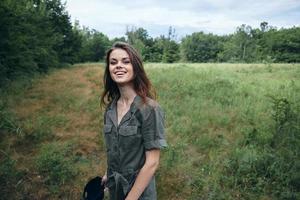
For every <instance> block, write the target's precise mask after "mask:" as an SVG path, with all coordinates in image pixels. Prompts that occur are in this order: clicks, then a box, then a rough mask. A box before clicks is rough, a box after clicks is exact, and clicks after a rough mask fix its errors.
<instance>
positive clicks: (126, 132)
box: [101, 42, 167, 200]
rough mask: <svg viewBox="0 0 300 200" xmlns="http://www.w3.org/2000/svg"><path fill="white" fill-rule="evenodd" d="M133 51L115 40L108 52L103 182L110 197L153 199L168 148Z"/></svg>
mask: <svg viewBox="0 0 300 200" xmlns="http://www.w3.org/2000/svg"><path fill="white" fill-rule="evenodd" d="M150 90H151V83H150V81H149V79H148V78H147V76H146V73H145V71H144V68H143V64H142V60H141V58H140V56H139V54H138V53H137V51H136V50H135V49H134V48H133V47H132V46H130V45H128V44H127V43H123V42H117V43H115V44H114V45H113V47H112V48H111V49H110V50H109V51H108V52H107V55H106V68H105V73H104V92H103V94H102V99H101V100H102V104H106V103H108V105H107V106H106V111H105V115H104V135H105V142H106V148H107V166H108V167H107V172H106V174H105V175H104V176H103V184H104V183H105V184H106V186H107V187H108V188H109V193H110V199H111V200H123V199H126V200H138V199H140V200H146V199H147V200H154V199H157V197H156V188H155V177H154V173H155V171H156V169H157V167H158V164H159V157H160V149H161V148H163V147H166V146H167V144H166V141H165V137H164V114H163V111H162V110H161V108H160V106H159V105H158V103H157V102H156V101H155V100H154V97H153V95H152V93H151V92H150Z"/></svg>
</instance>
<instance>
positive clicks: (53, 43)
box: [0, 0, 300, 86]
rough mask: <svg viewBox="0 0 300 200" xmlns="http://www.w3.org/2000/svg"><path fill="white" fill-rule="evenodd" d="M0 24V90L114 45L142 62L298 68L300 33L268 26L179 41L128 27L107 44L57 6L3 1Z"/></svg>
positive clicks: (95, 57)
mask: <svg viewBox="0 0 300 200" xmlns="http://www.w3.org/2000/svg"><path fill="white" fill-rule="evenodd" d="M0 23H1V27H0V77H1V81H0V84H1V86H5V85H6V84H7V83H8V82H9V81H12V80H15V79H19V78H21V77H31V76H33V75H34V74H36V73H43V72H47V71H48V70H49V69H50V68H60V67H64V66H68V65H70V64H74V63H83V62H98V61H102V60H103V58H104V56H105V52H106V50H107V49H108V48H109V47H110V46H111V45H112V43H114V42H115V41H126V42H129V43H130V44H132V45H134V46H135V47H136V48H137V49H138V50H139V51H140V53H141V54H142V57H143V59H144V61H145V62H163V63H173V62H186V63H191V62H192V63H199V62H204V63H206V62H230V63H262V62H263V63H295V62H300V27H292V28H277V27H273V26H271V25H269V24H268V22H261V23H260V25H259V28H252V27H251V26H249V25H246V24H242V25H240V26H239V27H237V28H236V31H235V32H234V33H232V34H228V35H222V36H220V35H215V34H213V33H204V32H195V33H192V34H191V35H186V36H185V37H183V38H181V39H178V38H177V37H176V30H175V29H174V28H172V26H170V27H169V30H166V32H168V33H167V35H161V36H159V37H155V38H153V37H151V36H149V34H148V31H147V30H146V29H144V28H142V27H127V29H126V31H124V32H125V33H124V37H121V38H112V39H110V38H109V36H107V35H105V34H103V33H102V32H101V30H95V29H91V28H89V27H85V26H81V25H80V24H79V21H75V22H74V23H72V22H71V17H70V15H69V14H68V12H67V10H66V5H65V3H62V2H61V1H60V0H19V1H17V0H2V1H1V2H0ZM124 29H125V27H124Z"/></svg>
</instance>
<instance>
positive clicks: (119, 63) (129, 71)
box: [109, 49, 133, 85]
mask: <svg viewBox="0 0 300 200" xmlns="http://www.w3.org/2000/svg"><path fill="white" fill-rule="evenodd" d="M109 73H110V75H111V78H112V80H113V81H114V82H116V83H117V84H119V85H123V84H126V83H129V82H130V81H132V79H133V67H132V64H131V62H130V58H129V55H128V53H127V52H126V51H125V50H123V49H115V50H114V51H112V52H111V54H110V58H109Z"/></svg>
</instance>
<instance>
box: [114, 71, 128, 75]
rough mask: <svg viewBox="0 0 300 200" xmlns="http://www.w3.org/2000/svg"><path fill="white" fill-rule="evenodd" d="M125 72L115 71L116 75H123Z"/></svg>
mask: <svg viewBox="0 0 300 200" xmlns="http://www.w3.org/2000/svg"><path fill="white" fill-rule="evenodd" d="M125 73H126V72H116V75H124V74H125Z"/></svg>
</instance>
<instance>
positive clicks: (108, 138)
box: [103, 124, 113, 150]
mask: <svg viewBox="0 0 300 200" xmlns="http://www.w3.org/2000/svg"><path fill="white" fill-rule="evenodd" d="M112 126H113V125H107V124H105V125H104V127H103V133H104V138H105V143H106V149H107V150H110V149H111V147H112V146H113V134H112V130H111V129H112Z"/></svg>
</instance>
